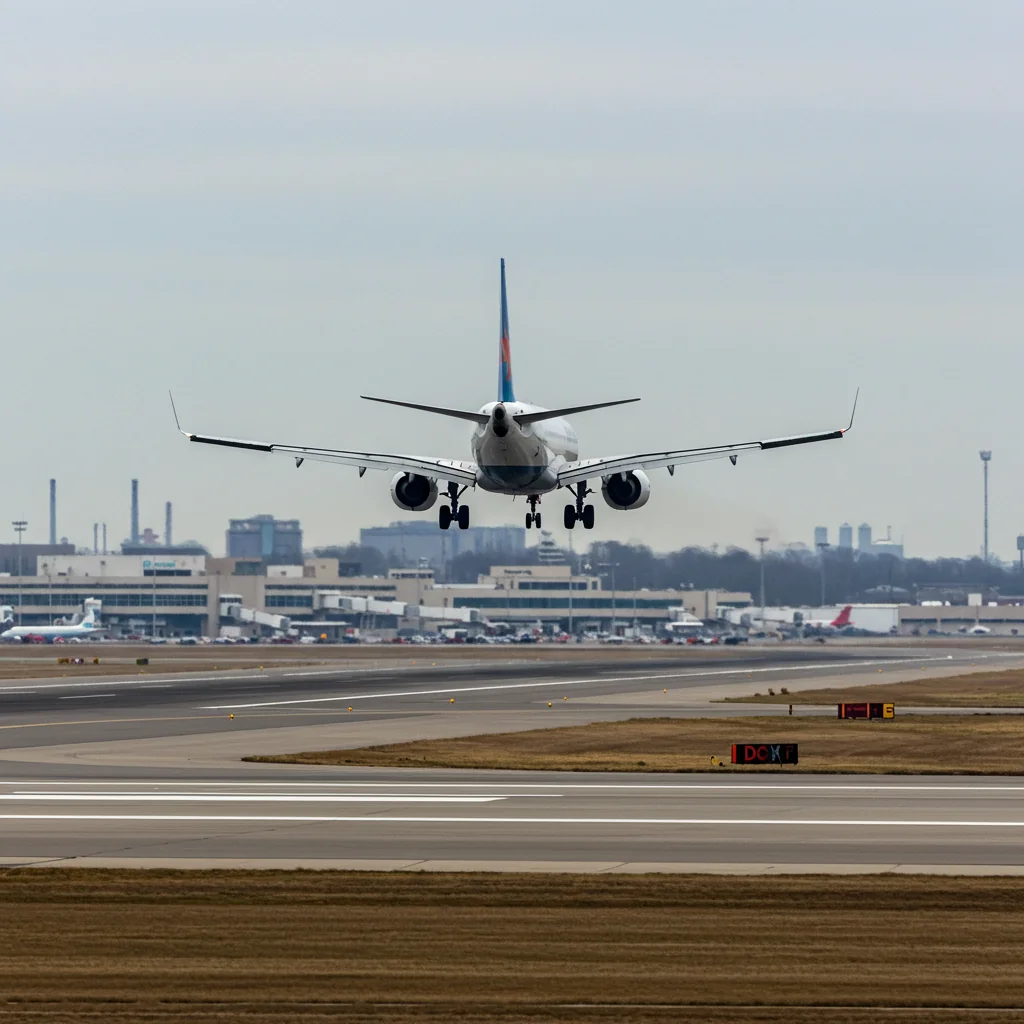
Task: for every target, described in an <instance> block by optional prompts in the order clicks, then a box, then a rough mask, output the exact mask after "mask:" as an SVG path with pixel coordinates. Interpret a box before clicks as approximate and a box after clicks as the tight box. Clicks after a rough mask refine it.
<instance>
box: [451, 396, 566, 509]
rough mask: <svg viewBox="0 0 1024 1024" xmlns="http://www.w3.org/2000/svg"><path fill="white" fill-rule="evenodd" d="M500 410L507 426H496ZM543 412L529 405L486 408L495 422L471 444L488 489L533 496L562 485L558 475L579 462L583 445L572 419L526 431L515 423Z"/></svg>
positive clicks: (540, 423) (479, 479) (478, 431)
mask: <svg viewBox="0 0 1024 1024" xmlns="http://www.w3.org/2000/svg"><path fill="white" fill-rule="evenodd" d="M499 405H500V406H502V407H503V408H504V410H505V414H506V415H505V418H504V421H503V423H496V421H495V415H494V411H495V409H496V407H498V406H499ZM543 411H544V408H543V406H539V405H527V404H526V403H525V402H488V403H487V405H485V406H483V407H482V408H481V409H480V412H482V413H484V415H486V416H488V417H489V419H488V422H487V423H485V424H482V425H480V426H478V427H477V428H476V429H475V430H474V431H473V437H472V440H471V442H470V443H471V445H472V449H473V460H474V461H475V462H476V464H477V466H478V467H479V468H478V471H477V485H478V486H479V487H480V488H481V489H482V490H485V491H494V492H496V493H498V494H510V495H517V494H520V495H529V494H544V493H546V492H548V491H553V490H554V489H555V488H556V487H557V486H558V471H559V470H560V469H561V468H563V467H564V466H566V465H568V464H569V463H571V462H575V461H576V460H577V459H578V458H579V442H578V441H577V440H576V434H575V432H574V431H573V429H572V427H571V426H569V422H568V420H564V419H557V418H556V419H550V420H540V421H538V422H537V423H530V424H527V425H526V426H523V427H520V426H519V424H518V423H516V421H515V419H514V417H515V416H519V415H524V414H526V413H532V412H543ZM502 430H504V433H502Z"/></svg>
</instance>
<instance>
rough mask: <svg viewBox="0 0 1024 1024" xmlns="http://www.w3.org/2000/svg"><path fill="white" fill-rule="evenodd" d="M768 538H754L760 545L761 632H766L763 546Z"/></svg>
mask: <svg viewBox="0 0 1024 1024" xmlns="http://www.w3.org/2000/svg"><path fill="white" fill-rule="evenodd" d="M769 539H770V538H768V537H755V538H754V540H756V541H757V543H758V544H760V545H761V632H762V633H767V632H768V630H767V628H766V624H765V621H764V546H765V544H767V543H768V541H769Z"/></svg>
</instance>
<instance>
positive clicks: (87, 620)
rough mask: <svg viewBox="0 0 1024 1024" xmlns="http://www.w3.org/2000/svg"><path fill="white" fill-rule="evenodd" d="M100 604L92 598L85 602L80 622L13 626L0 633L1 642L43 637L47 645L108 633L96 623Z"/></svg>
mask: <svg viewBox="0 0 1024 1024" xmlns="http://www.w3.org/2000/svg"><path fill="white" fill-rule="evenodd" d="M97 605H98V602H95V601H93V599H92V598H90V599H89V600H87V601H86V602H85V614H84V615H83V616H82V618H81V619H79V621H78V622H74V623H71V624H70V625H62V626H12V627H11V628H10V629H8V630H6V631H4V632H3V633H0V640H27V639H28V638H29V637H37V636H41V637H42V638H43V639H44V640H45V641H46V642H47V643H53V641H54V640H58V639H59V640H87V639H90V638H92V637H97V636H100V635H102V634H103V633H105V632H106V626H103V625H101V624H100V623H99V622H97V621H96V609H97Z"/></svg>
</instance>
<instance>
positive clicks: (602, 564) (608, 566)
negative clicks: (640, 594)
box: [597, 562, 619, 636]
mask: <svg viewBox="0 0 1024 1024" xmlns="http://www.w3.org/2000/svg"><path fill="white" fill-rule="evenodd" d="M597 567H598V568H599V569H611V571H612V628H611V630H610V631H609V632H610V633H611V635H612V636H614V635H615V570H616V569H617V568H618V567H619V563H618V562H598V563H597Z"/></svg>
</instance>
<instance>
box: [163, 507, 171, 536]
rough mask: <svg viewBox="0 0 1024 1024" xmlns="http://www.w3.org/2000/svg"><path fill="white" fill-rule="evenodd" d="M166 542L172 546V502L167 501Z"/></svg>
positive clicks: (165, 517) (165, 518)
mask: <svg viewBox="0 0 1024 1024" xmlns="http://www.w3.org/2000/svg"><path fill="white" fill-rule="evenodd" d="M164 544H166V545H167V547H170V546H171V503H170V502H167V507H166V509H165V514H164Z"/></svg>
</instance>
